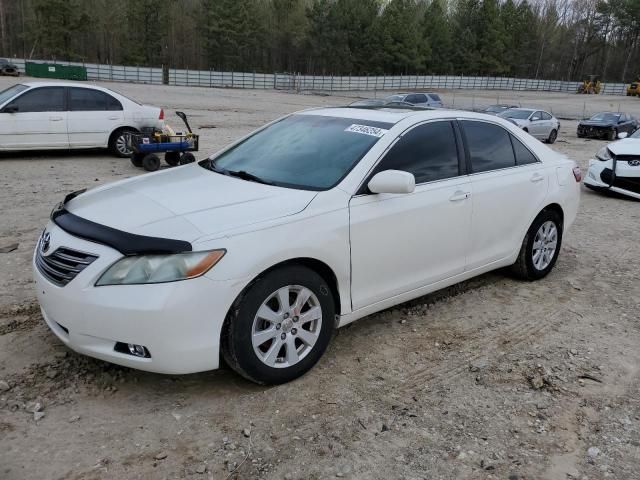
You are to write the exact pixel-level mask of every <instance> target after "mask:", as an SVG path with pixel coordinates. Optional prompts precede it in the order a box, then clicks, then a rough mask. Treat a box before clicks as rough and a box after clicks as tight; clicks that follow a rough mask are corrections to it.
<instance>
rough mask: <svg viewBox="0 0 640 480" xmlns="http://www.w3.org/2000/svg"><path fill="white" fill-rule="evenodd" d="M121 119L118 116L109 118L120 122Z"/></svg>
mask: <svg viewBox="0 0 640 480" xmlns="http://www.w3.org/2000/svg"><path fill="white" fill-rule="evenodd" d="M119 118H120V117H118V116H117V115H114V116H112V117H109V120H118V119H119Z"/></svg>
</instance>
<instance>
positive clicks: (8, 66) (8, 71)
mask: <svg viewBox="0 0 640 480" xmlns="http://www.w3.org/2000/svg"><path fill="white" fill-rule="evenodd" d="M0 75H9V76H11V77H19V76H20V70H18V66H17V65H15V64H13V63H11V62H10V61H9V60H7V59H6V58H0Z"/></svg>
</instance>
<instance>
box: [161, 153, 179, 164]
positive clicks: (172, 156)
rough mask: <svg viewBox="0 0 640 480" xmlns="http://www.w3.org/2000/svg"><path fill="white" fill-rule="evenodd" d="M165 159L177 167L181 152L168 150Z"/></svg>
mask: <svg viewBox="0 0 640 480" xmlns="http://www.w3.org/2000/svg"><path fill="white" fill-rule="evenodd" d="M164 161H165V162H167V165H171V166H172V167H175V166H176V165H178V163H180V153H179V152H167V153H165V154H164Z"/></svg>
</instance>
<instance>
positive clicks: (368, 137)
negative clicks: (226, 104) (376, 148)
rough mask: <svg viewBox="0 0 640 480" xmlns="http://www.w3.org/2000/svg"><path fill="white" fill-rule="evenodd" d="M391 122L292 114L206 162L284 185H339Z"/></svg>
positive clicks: (222, 170)
mask: <svg viewBox="0 0 640 480" xmlns="http://www.w3.org/2000/svg"><path fill="white" fill-rule="evenodd" d="M391 126H392V124H390V123H383V122H372V121H367V120H354V119H350V118H337V117H326V116H323V115H291V116H289V117H286V118H284V119H283V120H280V121H279V122H276V123H274V124H272V125H270V126H268V127H266V128H265V129H263V130H260V131H259V132H257V133H255V134H254V135H252V136H251V137H249V138H247V139H246V140H244V141H243V142H241V143H239V144H238V145H236V146H234V147H232V148H231V149H229V150H227V151H225V152H223V153H221V154H220V155H219V156H218V157H216V158H215V159H213V160H212V161H210V162H207V161H205V162H203V163H202V166H204V167H209V168H211V169H214V170H216V171H219V172H220V173H227V174H234V173H235V174H237V173H241V174H242V176H241V175H237V176H239V177H241V178H245V179H247V180H251V179H252V178H250V177H253V180H254V181H257V180H259V181H261V182H263V183H271V184H274V185H279V186H283V187H293V188H301V189H305V190H326V189H329V188H331V187H333V186H334V185H336V184H337V183H338V182H339V181H340V180H341V179H342V178H343V177H344V176H345V175H346V174H347V173H348V172H349V171H350V170H351V168H353V166H354V165H355V164H356V163H358V161H360V159H361V158H362V157H363V156H364V155H365V154H366V153H367V152H368V151H369V149H370V148H371V147H372V146H373V145H374V144H375V143H376V142H377V141H378V140H379V139H380V137H381V136H382V135H384V133H385V132H386V131H387V130H388V129H389V128H391Z"/></svg>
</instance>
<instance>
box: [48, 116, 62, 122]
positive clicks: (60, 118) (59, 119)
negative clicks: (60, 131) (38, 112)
mask: <svg viewBox="0 0 640 480" xmlns="http://www.w3.org/2000/svg"><path fill="white" fill-rule="evenodd" d="M49 120H51V121H52V122H61V121H62V120H64V119H63V118H62V117H49Z"/></svg>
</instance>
